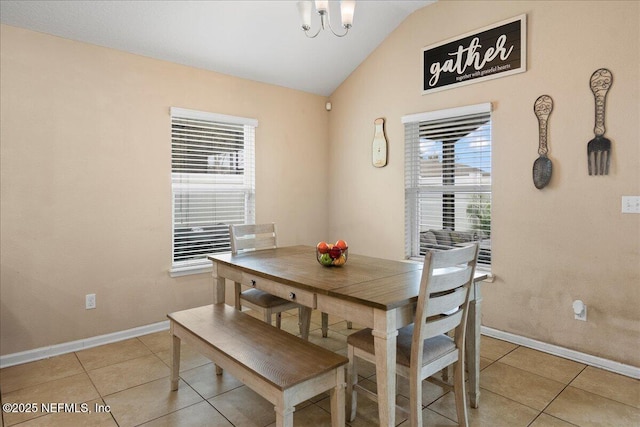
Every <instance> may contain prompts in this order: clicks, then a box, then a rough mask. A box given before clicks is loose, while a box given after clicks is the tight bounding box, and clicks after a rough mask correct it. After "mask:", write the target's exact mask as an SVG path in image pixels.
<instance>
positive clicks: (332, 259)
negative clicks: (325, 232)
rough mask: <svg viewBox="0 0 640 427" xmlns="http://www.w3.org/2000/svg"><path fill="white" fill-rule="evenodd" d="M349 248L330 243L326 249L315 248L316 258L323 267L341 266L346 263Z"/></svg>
mask: <svg viewBox="0 0 640 427" xmlns="http://www.w3.org/2000/svg"><path fill="white" fill-rule="evenodd" d="M348 257H349V248H345V249H340V248H339V247H337V246H333V245H331V247H330V248H329V249H328V250H324V249H319V248H316V260H318V262H319V263H320V265H322V266H324V267H341V266H343V265H345V264H346V263H347V258H348Z"/></svg>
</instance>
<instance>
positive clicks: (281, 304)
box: [229, 223, 302, 334]
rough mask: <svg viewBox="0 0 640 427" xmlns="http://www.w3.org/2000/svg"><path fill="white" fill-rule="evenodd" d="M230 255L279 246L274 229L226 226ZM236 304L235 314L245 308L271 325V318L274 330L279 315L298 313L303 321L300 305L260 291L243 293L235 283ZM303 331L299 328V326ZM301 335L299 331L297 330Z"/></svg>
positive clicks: (261, 226)
mask: <svg viewBox="0 0 640 427" xmlns="http://www.w3.org/2000/svg"><path fill="white" fill-rule="evenodd" d="M229 237H230V240H231V253H232V254H234V255H235V254H238V253H242V252H246V251H254V250H263V249H272V248H276V247H277V246H278V238H277V233H276V225H275V224H273V223H270V224H242V225H233V224H232V225H229ZM234 285H235V286H234V292H235V304H236V308H237V309H238V310H241V309H242V307H247V308H250V309H252V310H256V311H258V312H259V313H261V314H262V316H263V320H264V321H265V322H267V323H269V324H271V321H272V316H273V315H274V314H275V316H276V327H277V328H280V327H281V324H282V323H281V322H282V312H283V311H288V310H292V309H298V315H299V316H298V319H301V318H302V313H301V311H300V310H301V309H300V305H299V304H296V303H294V302H291V301H287V300H286V299H283V298H280V297H277V296H275V295H271V294H270V293H268V292H265V291H263V290H260V289H255V288H252V289H247V290H245V291H242V285H241V284H240V283H238V282H235V283H234ZM301 327H302V326H301ZM300 334H302V330H300Z"/></svg>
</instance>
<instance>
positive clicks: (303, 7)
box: [298, 0, 356, 39]
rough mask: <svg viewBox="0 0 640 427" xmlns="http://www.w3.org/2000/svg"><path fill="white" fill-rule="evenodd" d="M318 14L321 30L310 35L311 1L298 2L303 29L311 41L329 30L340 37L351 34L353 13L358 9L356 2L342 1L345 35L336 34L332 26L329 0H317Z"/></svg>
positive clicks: (351, 0) (352, 0) (350, 0)
mask: <svg viewBox="0 0 640 427" xmlns="http://www.w3.org/2000/svg"><path fill="white" fill-rule="evenodd" d="M315 6H316V12H317V13H318V15H320V28H318V31H316V33H315V34H314V35H310V34H309V30H311V9H312V4H311V0H305V1H299V2H298V12H300V19H301V22H302V25H301V27H302V29H303V30H304V34H305V35H306V36H307V37H309V38H310V39H312V38H314V37H316V36H317V35H318V34H320V31H321V30H326V29H327V28H329V29H330V30H331V32H332V33H333V34H334V35H336V36H338V37H344V36H346V35H347V33H348V32H349V28H351V26H352V25H353V11H354V9H355V8H356V2H355V0H342V1H341V2H340V15H341V17H342V28H344V30H345V31H344V33H343V34H338V33H336V32H335V30H334V29H333V27H332V26H331V21H330V19H329V1H328V0H316V1H315Z"/></svg>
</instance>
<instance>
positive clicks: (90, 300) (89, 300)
mask: <svg viewBox="0 0 640 427" xmlns="http://www.w3.org/2000/svg"><path fill="white" fill-rule="evenodd" d="M84 306H85V309H87V310H91V309H93V308H96V294H87V295H86V296H85V297H84Z"/></svg>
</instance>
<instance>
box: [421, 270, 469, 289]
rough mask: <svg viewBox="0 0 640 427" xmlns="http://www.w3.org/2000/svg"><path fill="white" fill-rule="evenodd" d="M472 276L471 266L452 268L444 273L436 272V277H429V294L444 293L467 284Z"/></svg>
mask: <svg viewBox="0 0 640 427" xmlns="http://www.w3.org/2000/svg"><path fill="white" fill-rule="evenodd" d="M472 275H473V266H469V265H467V266H464V267H454V268H451V269H448V270H447V272H445V273H440V274H438V272H436V275H434V276H432V277H431V279H430V280H431V283H430V285H429V292H430V293H431V294H434V293H437V292H446V291H450V290H452V289H456V288H458V287H460V286H463V285H464V284H465V283H467V282H469V280H470V279H471V277H472Z"/></svg>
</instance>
